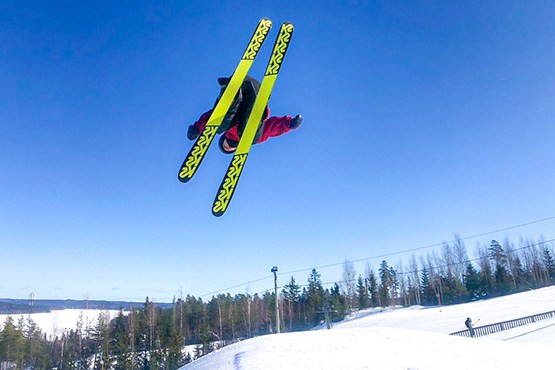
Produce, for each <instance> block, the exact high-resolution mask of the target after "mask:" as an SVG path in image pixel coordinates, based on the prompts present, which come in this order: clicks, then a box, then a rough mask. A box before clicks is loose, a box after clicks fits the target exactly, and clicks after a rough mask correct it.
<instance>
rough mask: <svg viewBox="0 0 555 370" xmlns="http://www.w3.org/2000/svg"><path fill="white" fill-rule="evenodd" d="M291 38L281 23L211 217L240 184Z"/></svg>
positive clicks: (288, 27) (287, 26)
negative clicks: (240, 177) (240, 178)
mask: <svg viewBox="0 0 555 370" xmlns="http://www.w3.org/2000/svg"><path fill="white" fill-rule="evenodd" d="M292 35H293V25H292V24H291V23H289V22H284V23H283V24H282V25H281V28H280V30H279V34H278V37H277V39H276V43H275V44H274V50H273V51H272V56H271V57H270V61H269V63H268V68H267V69H266V73H265V74H264V79H263V80H262V85H261V86H260V91H259V92H258V95H257V96H256V100H255V102H254V106H253V108H252V111H251V113H250V115H249V119H248V121H247V125H246V127H245V130H244V132H243V135H242V136H241V140H240V141H239V145H238V146H237V150H236V151H235V154H234V155H233V159H232V160H231V164H230V165H229V167H228V169H227V172H226V175H225V177H224V179H223V181H222V184H221V185H220V189H219V190H218V195H217V196H216V199H215V200H214V204H213V206H212V214H213V215H214V216H216V217H220V216H221V215H223V214H224V212H225V211H226V210H227V207H228V205H229V202H230V200H231V197H232V196H233V193H234V192H235V188H236V187H237V182H238V181H239V176H241V172H242V171H243V167H244V165H245V162H246V160H247V156H248V154H249V151H250V148H251V146H252V144H253V140H254V137H255V135H256V131H257V129H258V125H259V123H260V120H261V119H262V115H263V114H264V110H265V108H266V105H267V104H268V100H270V94H271V93H272V89H273V87H274V83H275V81H276V78H277V75H278V72H279V70H280V68H281V63H282V62H283V58H284V56H285V52H286V51H287V48H288V47H289V42H290V41H291V36H292Z"/></svg>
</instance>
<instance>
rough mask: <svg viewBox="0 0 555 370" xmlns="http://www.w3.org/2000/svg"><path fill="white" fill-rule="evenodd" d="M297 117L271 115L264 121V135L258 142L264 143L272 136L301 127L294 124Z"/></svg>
mask: <svg viewBox="0 0 555 370" xmlns="http://www.w3.org/2000/svg"><path fill="white" fill-rule="evenodd" d="M294 121H295V119H294V118H293V117H291V116H282V117H270V118H268V119H267V120H266V121H265V122H264V126H263V128H262V135H260V139H259V140H258V142H257V143H262V142H264V141H266V140H268V139H269V138H271V137H276V136H280V135H283V134H285V133H287V132H289V131H291V130H295V129H297V128H299V125H295V124H294Z"/></svg>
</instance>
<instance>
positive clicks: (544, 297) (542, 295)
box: [334, 286, 555, 334]
mask: <svg viewBox="0 0 555 370" xmlns="http://www.w3.org/2000/svg"><path fill="white" fill-rule="evenodd" d="M547 311H555V286H553V287H548V288H543V289H537V290H533V291H529V292H524V293H519V294H513V295H509V296H504V297H499V298H492V299H487V300H482V301H476V302H471V303H464V304H459V305H453V306H443V307H426V308H424V307H420V306H413V307H408V308H388V309H386V310H378V309H370V310H364V311H361V312H357V313H355V314H353V315H352V316H350V317H348V318H347V319H346V320H344V321H342V322H341V323H338V324H336V325H335V326H334V328H337V329H339V328H341V329H348V328H373V327H380V326H385V327H389V328H402V329H414V330H424V331H431V332H435V333H444V334H449V333H453V332H455V331H459V330H464V329H466V327H465V325H464V321H465V320H466V318H467V317H470V318H471V319H472V322H473V323H474V325H475V326H482V325H488V324H494V323H496V322H500V321H506V320H512V319H517V318H519V317H524V316H529V315H534V314H538V313H542V312H547Z"/></svg>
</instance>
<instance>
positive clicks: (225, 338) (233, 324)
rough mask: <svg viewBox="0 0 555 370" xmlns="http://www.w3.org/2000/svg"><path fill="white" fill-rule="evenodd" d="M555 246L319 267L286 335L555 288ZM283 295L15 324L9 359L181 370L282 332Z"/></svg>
mask: <svg viewBox="0 0 555 370" xmlns="http://www.w3.org/2000/svg"><path fill="white" fill-rule="evenodd" d="M554 281H555V259H554V258H553V245H552V243H551V241H549V242H546V241H544V240H540V241H538V242H532V241H530V240H524V239H522V238H521V240H520V241H519V244H518V246H516V245H514V244H513V243H512V242H510V241H509V240H505V241H504V242H503V243H499V242H497V241H496V240H492V241H491V243H489V244H488V245H477V247H476V251H475V258H473V259H469V257H468V254H467V250H466V247H465V245H464V243H463V242H462V241H461V239H460V238H459V237H457V236H456V239H455V241H454V242H452V243H444V244H443V246H442V247H441V249H440V250H439V251H435V252H432V253H428V254H427V255H426V256H420V257H419V258H417V257H416V256H414V255H413V256H412V257H411V258H410V259H409V261H408V264H407V265H406V266H405V265H403V263H402V262H399V263H398V264H397V265H396V266H395V267H393V266H390V265H389V264H388V262H387V261H385V260H384V261H382V262H381V263H380V264H379V266H378V268H377V270H376V271H375V270H374V269H373V268H371V266H370V265H369V264H367V266H366V269H365V271H364V273H359V274H357V273H356V271H355V267H354V264H353V263H352V262H349V261H345V263H344V264H343V276H342V280H341V281H338V282H335V283H331V284H328V283H323V282H322V278H321V274H320V272H319V271H317V270H316V269H313V270H312V271H311V272H310V274H309V276H308V279H307V281H306V284H302V285H300V284H298V283H297V282H296V281H295V278H294V277H291V278H290V279H289V280H288V282H287V283H286V284H285V285H284V286H282V287H281V288H280V294H279V296H278V297H277V299H278V300H279V310H280V312H279V315H280V318H281V321H280V330H281V331H282V332H284V331H300V330H307V329H311V328H313V327H315V326H317V325H320V324H322V322H323V321H324V320H325V318H326V317H327V318H329V320H330V321H331V322H337V321H340V320H342V319H343V318H344V317H345V316H346V315H348V314H350V313H352V312H353V311H355V310H359V309H367V308H370V307H377V308H378V307H388V306H391V305H402V306H411V305H424V306H426V305H448V304H456V303H463V302H468V301H472V300H476V299H484V298H489V297H495V296H500V295H505V294H512V293H516V292H520V291H525V290H530V289H535V288H540V287H545V286H550V285H553V283H554ZM275 299H276V296H275V294H274V292H273V291H267V292H262V293H256V294H248V293H244V294H236V295H231V294H229V293H227V294H218V295H215V296H212V298H211V299H210V300H207V301H204V300H203V299H201V298H196V297H194V296H191V295H187V296H186V297H183V296H181V297H179V298H174V300H173V302H172V305H171V308H161V307H157V306H156V304H155V303H154V302H152V301H150V300H149V299H148V297H147V298H146V300H145V302H144V303H143V304H141V305H139V306H138V307H134V308H132V309H131V310H130V311H128V312H124V311H123V310H120V311H119V313H118V314H117V315H116V317H115V318H113V319H110V316H109V314H108V312H107V311H100V315H99V318H98V320H97V322H95V323H88V322H86V320H84V319H83V317H82V316H81V317H80V319H79V321H78V323H77V325H76V328H75V329H73V330H70V331H66V332H63V333H62V334H59V335H56V336H53V337H48V336H47V335H46V334H45V333H42V332H41V330H40V328H39V327H38V326H37V324H36V323H35V322H33V320H32V319H31V318H30V317H28V318H27V319H20V320H19V321H17V322H15V321H14V320H13V319H12V318H8V319H7V320H6V321H5V322H4V323H3V325H2V326H1V329H2V330H1V331H0V360H2V361H7V360H8V361H9V363H10V364H12V365H13V366H14V367H15V368H16V369H18V370H19V369H21V370H22V369H29V368H31V369H56V370H66V369H67V370H91V369H94V370H174V369H177V368H178V367H180V366H183V365H184V364H186V363H188V362H190V361H192V360H193V359H195V358H198V357H200V356H203V355H205V354H207V353H210V352H212V351H213V350H215V349H216V348H219V347H221V346H224V345H227V344H229V343H233V342H236V341H239V340H244V339H248V338H251V337H255V336H259V335H264V334H269V333H275V332H276V331H277V330H276V327H275V325H276V319H275V316H276V310H275Z"/></svg>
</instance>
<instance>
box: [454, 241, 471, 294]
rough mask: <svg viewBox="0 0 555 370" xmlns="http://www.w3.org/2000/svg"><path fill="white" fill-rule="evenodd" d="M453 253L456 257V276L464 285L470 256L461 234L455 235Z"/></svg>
mask: <svg viewBox="0 0 555 370" xmlns="http://www.w3.org/2000/svg"><path fill="white" fill-rule="evenodd" d="M453 253H454V255H455V256H454V258H455V268H454V274H455V275H456V276H457V279H459V281H460V282H461V283H462V284H464V273H465V270H466V266H467V264H468V254H467V253H466V247H465V246H464V242H463V241H462V240H461V236H460V235H459V234H455V243H454V245H453Z"/></svg>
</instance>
